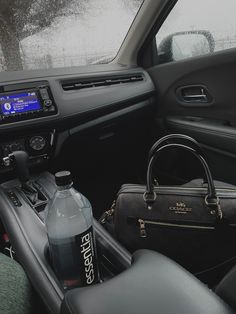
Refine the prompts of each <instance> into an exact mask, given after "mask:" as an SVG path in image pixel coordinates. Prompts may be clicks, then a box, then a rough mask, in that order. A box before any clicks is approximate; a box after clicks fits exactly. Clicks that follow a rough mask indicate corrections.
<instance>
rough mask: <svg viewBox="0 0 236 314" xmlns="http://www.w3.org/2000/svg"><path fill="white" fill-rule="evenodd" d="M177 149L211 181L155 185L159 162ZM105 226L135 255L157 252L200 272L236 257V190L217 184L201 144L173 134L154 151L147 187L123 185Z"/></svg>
mask: <svg viewBox="0 0 236 314" xmlns="http://www.w3.org/2000/svg"><path fill="white" fill-rule="evenodd" d="M171 148H175V149H182V150H183V151H187V152H190V153H191V154H192V155H193V156H195V157H196V158H197V159H198V161H199V162H200V163H201V165H202V167H203V169H204V173H205V179H204V180H202V179H196V180H193V181H191V182H189V183H187V184H184V185H182V186H158V185H154V184H153V167H154V164H155V163H156V162H157V160H158V157H159V156H160V154H161V153H162V152H163V151H166V150H167V151H168V150H169V149H171ZM100 222H101V223H102V224H103V225H105V227H106V228H107V229H108V230H109V231H110V232H111V233H113V234H114V236H115V237H116V239H117V240H118V241H119V242H120V243H121V244H123V245H124V246H125V247H126V248H127V249H128V250H129V251H130V252H134V251H136V250H138V249H151V250H155V251H158V252H160V253H163V254H165V255H167V256H169V257H170V258H172V259H174V260H175V261H177V262H178V263H180V264H181V265H182V266H184V267H185V268H187V269H188V270H190V271H192V272H199V271H202V270H205V269H207V268H210V267H214V266H216V265H218V264H220V263H222V262H224V261H226V260H228V259H230V258H233V257H234V256H235V255H236V237H235V236H236V187H235V186H233V185H230V184H226V183H223V182H219V181H213V179H212V175H211V171H210V169H209V166H208V164H207V162H206V158H205V156H204V153H203V151H202V148H201V146H200V145H199V144H198V142H197V141H195V140H194V139H193V138H191V137H188V136H186V135H182V134H172V135H167V136H165V137H163V138H162V139H160V140H158V141H157V142H156V143H155V144H154V145H153V147H152V148H151V150H150V153H149V159H148V167H147V184H146V185H137V184H136V185H134V184H125V185H123V186H122V187H121V189H120V190H119V192H118V195H117V199H116V201H115V202H114V203H113V206H112V208H111V209H110V210H109V211H107V212H106V213H105V214H104V215H103V216H102V217H101V219H100Z"/></svg>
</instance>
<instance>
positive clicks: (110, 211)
mask: <svg viewBox="0 0 236 314" xmlns="http://www.w3.org/2000/svg"><path fill="white" fill-rule="evenodd" d="M115 207H116V201H114V202H113V203H112V205H111V208H110V209H108V210H107V211H105V213H104V214H103V215H102V217H101V218H100V220H99V221H100V223H101V224H105V223H106V222H107V219H108V218H109V217H111V216H113V214H114V212H115Z"/></svg>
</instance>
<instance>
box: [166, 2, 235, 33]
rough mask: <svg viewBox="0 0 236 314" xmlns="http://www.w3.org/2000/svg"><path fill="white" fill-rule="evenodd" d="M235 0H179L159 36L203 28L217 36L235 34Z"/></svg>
mask: <svg viewBox="0 0 236 314" xmlns="http://www.w3.org/2000/svg"><path fill="white" fill-rule="evenodd" d="M235 14H236V0H223V1H220V0H179V1H178V2H177V4H176V6H175V7H174V9H173V10H172V12H171V13H170V15H169V17H168V18H167V20H166V21H165V23H164V25H163V27H162V29H161V32H160V36H166V34H167V33H168V34H170V33H174V32H177V31H187V30H191V29H205V30H208V31H210V32H212V33H213V34H214V35H215V36H216V37H217V38H220V37H222V36H227V35H229V36H230V37H231V36H234V35H236V18H235Z"/></svg>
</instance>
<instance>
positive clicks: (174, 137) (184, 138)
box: [148, 134, 205, 161]
mask: <svg viewBox="0 0 236 314" xmlns="http://www.w3.org/2000/svg"><path fill="white" fill-rule="evenodd" d="M170 141H174V143H175V144H177V143H178V141H179V142H180V143H179V144H187V145H188V146H189V147H192V148H193V149H195V150H196V151H197V152H198V153H199V154H201V155H202V156H204V152H203V150H202V147H201V145H200V144H199V143H198V142H197V141H196V140H195V139H193V138H192V137H190V136H188V135H185V134H169V135H166V136H164V137H162V138H160V139H159V140H158V141H156V143H155V144H154V145H153V146H152V148H151V149H150V151H149V154H148V160H149V161H150V159H151V157H152V156H153V155H154V154H155V152H156V150H157V149H158V148H159V147H161V146H163V145H165V144H170V143H168V142H170ZM165 142H167V143H165ZM204 158H205V156H204Z"/></svg>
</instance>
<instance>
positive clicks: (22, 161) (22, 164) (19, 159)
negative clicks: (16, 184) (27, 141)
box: [9, 150, 30, 184]
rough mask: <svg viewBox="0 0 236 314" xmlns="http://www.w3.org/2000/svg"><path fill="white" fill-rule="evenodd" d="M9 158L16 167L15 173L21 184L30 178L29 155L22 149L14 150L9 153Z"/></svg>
mask: <svg viewBox="0 0 236 314" xmlns="http://www.w3.org/2000/svg"><path fill="white" fill-rule="evenodd" d="M9 158H10V160H11V161H12V162H13V164H14V166H15V167H16V171H17V175H18V178H19V180H20V182H21V183H22V184H24V183H26V182H28V181H29V180H30V173H29V155H28V154H27V153H26V152H24V151H23V150H19V151H15V152H13V153H11V154H10V155H9Z"/></svg>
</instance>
